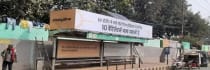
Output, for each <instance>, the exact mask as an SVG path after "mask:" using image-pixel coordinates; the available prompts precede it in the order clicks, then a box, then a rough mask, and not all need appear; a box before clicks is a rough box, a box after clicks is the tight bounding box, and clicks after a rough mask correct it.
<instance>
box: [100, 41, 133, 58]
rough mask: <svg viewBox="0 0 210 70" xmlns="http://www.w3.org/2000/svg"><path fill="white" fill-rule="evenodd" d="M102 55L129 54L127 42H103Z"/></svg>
mask: <svg viewBox="0 0 210 70" xmlns="http://www.w3.org/2000/svg"><path fill="white" fill-rule="evenodd" d="M104 56H130V46H129V44H118V43H105V44H104Z"/></svg>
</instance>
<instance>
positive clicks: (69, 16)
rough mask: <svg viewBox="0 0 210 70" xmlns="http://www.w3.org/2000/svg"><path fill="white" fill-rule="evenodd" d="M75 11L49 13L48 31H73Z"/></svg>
mask: <svg viewBox="0 0 210 70" xmlns="http://www.w3.org/2000/svg"><path fill="white" fill-rule="evenodd" d="M74 23H75V9H69V10H60V11H51V12H50V29H52V30H53V29H74Z"/></svg>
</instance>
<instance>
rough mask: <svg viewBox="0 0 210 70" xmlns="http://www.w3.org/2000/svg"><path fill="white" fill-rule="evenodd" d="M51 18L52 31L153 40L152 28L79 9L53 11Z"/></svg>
mask: <svg viewBox="0 0 210 70" xmlns="http://www.w3.org/2000/svg"><path fill="white" fill-rule="evenodd" d="M50 17H51V18H50V26H51V28H52V29H76V30H81V31H87V32H100V33H106V34H113V35H122V36H131V37H138V38H152V26H149V25H145V24H140V23H135V22H131V21H125V20H121V19H116V18H113V17H109V16H105V15H100V14H96V13H92V12H88V11H83V10H79V9H73V10H62V11H53V12H51V14H50Z"/></svg>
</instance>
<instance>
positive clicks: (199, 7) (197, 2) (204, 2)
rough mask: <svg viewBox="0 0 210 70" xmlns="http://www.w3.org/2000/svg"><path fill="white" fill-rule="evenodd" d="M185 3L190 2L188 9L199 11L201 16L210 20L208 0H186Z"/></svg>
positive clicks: (209, 1) (209, 3) (209, 0)
mask: <svg viewBox="0 0 210 70" xmlns="http://www.w3.org/2000/svg"><path fill="white" fill-rule="evenodd" d="M187 3H188V4H191V6H190V7H189V10H191V11H192V12H194V13H197V12H200V15H201V17H202V18H204V19H209V20H210V0H187Z"/></svg>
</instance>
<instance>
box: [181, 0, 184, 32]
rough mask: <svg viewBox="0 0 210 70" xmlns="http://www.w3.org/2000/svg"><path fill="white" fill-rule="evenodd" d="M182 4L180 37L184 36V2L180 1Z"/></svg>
mask: <svg viewBox="0 0 210 70" xmlns="http://www.w3.org/2000/svg"><path fill="white" fill-rule="evenodd" d="M181 2H182V36H184V1H183V0H181Z"/></svg>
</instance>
